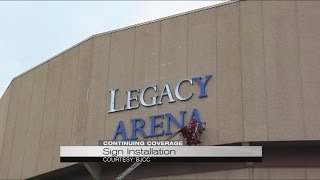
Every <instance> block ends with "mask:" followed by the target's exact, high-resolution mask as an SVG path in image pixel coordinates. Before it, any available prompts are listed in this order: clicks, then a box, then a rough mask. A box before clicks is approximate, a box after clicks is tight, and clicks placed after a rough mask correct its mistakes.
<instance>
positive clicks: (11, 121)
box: [0, 77, 21, 179]
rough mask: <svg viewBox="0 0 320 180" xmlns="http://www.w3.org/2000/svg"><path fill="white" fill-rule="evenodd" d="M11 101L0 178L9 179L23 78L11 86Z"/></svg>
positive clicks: (1, 158) (0, 162)
mask: <svg viewBox="0 0 320 180" xmlns="http://www.w3.org/2000/svg"><path fill="white" fill-rule="evenodd" d="M10 86H11V92H10V101H9V106H8V115H7V121H6V127H5V133H4V137H3V144H5V146H2V151H1V157H0V178H1V179H7V178H8V172H9V165H10V158H11V150H12V144H13V136H14V129H15V124H16V119H17V112H18V105H19V96H20V87H21V77H19V78H17V79H15V80H13V81H12V82H11V84H10Z"/></svg>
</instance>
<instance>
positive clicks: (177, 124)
mask: <svg viewBox="0 0 320 180" xmlns="http://www.w3.org/2000/svg"><path fill="white" fill-rule="evenodd" d="M185 113H186V111H180V115H181V123H179V122H178V120H177V119H176V118H175V117H174V116H173V115H172V114H171V113H166V117H167V131H166V132H165V134H166V135H168V134H172V132H171V128H170V122H171V121H172V122H173V123H174V124H175V125H176V127H177V128H178V129H180V128H182V127H183V126H184V115H185Z"/></svg>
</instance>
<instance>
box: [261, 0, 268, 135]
mask: <svg viewBox="0 0 320 180" xmlns="http://www.w3.org/2000/svg"><path fill="white" fill-rule="evenodd" d="M260 4H261V27H262V55H263V67H264V90H265V97H266V103H265V105H266V119H267V140H269V139H270V138H269V111H268V92H267V71H266V57H265V42H264V39H265V33H264V18H263V12H264V11H263V2H262V1H260Z"/></svg>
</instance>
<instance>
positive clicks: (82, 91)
mask: <svg viewBox="0 0 320 180" xmlns="http://www.w3.org/2000/svg"><path fill="white" fill-rule="evenodd" d="M78 61H79V62H78V72H77V83H76V84H77V85H76V95H75V103H74V110H73V111H74V112H73V113H74V115H73V123H72V140H71V144H72V145H84V139H85V129H86V120H87V107H88V94H89V82H90V68H91V61H92V39H90V40H88V41H86V42H84V43H83V44H81V45H80V50H79V60H78Z"/></svg>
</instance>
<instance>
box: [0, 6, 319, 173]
mask: <svg viewBox="0 0 320 180" xmlns="http://www.w3.org/2000/svg"><path fill="white" fill-rule="evenodd" d="M318 17H320V2H317V1H281V2H278V1H264V2H260V1H241V2H235V3H229V4H226V5H223V6H218V7H215V8H209V9H206V10H201V11H199V12H193V13H189V14H184V15H181V16H177V17H172V18H167V19H165V20H160V21H157V22H153V23H149V24H145V25H141V26H135V27H131V28H128V29H125V30H120V31H113V32H111V33H105V34H101V35H98V36H93V37H92V38H90V39H88V40H87V41H85V42H83V43H81V44H79V45H77V46H75V47H73V48H72V49H70V50H68V51H66V52H64V53H62V54H60V55H58V56H56V57H54V58H53V59H51V60H50V61H48V62H46V63H44V64H42V65H40V66H38V67H36V68H34V69H32V70H30V71H28V72H26V73H24V74H22V75H21V76H19V77H17V78H15V79H14V80H13V81H12V82H11V84H10V86H9V88H8V89H7V91H6V92H5V93H4V95H3V97H2V98H1V100H0V113H1V114H0V125H1V128H0V147H1V150H0V152H1V157H0V178H27V177H32V176H35V175H38V174H42V173H45V172H49V171H52V170H55V169H58V168H62V167H65V166H67V165H69V164H62V163H60V162H59V146H60V145H96V144H97V142H98V140H101V139H111V138H112V137H113V134H114V132H115V129H116V125H117V123H118V121H119V120H120V119H121V120H123V121H124V122H125V123H126V128H127V131H128V133H129V132H131V131H130V119H131V118H135V117H142V118H144V119H146V127H148V126H149V125H150V124H149V122H148V116H150V115H153V114H162V113H165V112H171V113H173V114H174V115H175V116H176V117H179V111H182V110H187V116H186V117H189V115H190V112H191V110H192V109H193V108H195V107H196V108H198V110H199V112H200V116H201V119H202V120H203V121H206V122H207V125H206V131H205V133H204V134H203V144H210V145H211V144H224V143H232V142H245V141H274V140H319V139H320V131H319V127H320V119H319V117H320V111H319V109H320V96H319V92H320V80H319V78H318V77H320V59H319V57H320V51H319V48H320V22H319V20H318ZM207 74H212V75H213V78H212V79H211V80H210V82H209V83H208V85H207V94H208V97H207V98H204V99H201V100H200V99H198V98H197V96H196V94H197V93H198V89H196V87H195V86H187V87H184V86H183V88H182V94H185V93H187V92H188V93H191V92H194V93H195V96H194V97H193V98H192V99H191V100H189V101H183V102H182V101H181V102H179V101H177V102H175V103H170V104H168V103H166V101H165V103H164V104H163V105H161V106H154V107H149V108H146V107H143V106H140V108H139V109H135V110H130V111H126V112H118V113H112V114H108V113H107V111H108V109H109V101H110V99H109V94H108V90H110V89H115V88H119V89H120V90H119V92H118V93H119V96H118V97H117V101H116V104H124V102H125V98H126V97H125V94H124V93H125V91H126V90H128V89H132V88H139V89H143V88H145V87H147V86H150V85H158V87H159V88H161V87H163V85H164V84H165V83H169V84H170V85H172V86H174V85H175V84H176V83H177V82H178V81H179V80H182V79H184V78H192V77H194V76H204V75H207ZM158 91H159V90H158ZM158 93H159V92H158ZM173 127H174V126H173ZM145 131H146V133H147V134H149V132H150V130H149V129H146V130H145ZM163 138H164V137H159V139H163ZM1 142H3V143H1ZM270 172H272V171H269V174H270ZM271 174H272V173H271ZM271 174H270V175H271ZM304 177H305V176H304Z"/></svg>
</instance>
